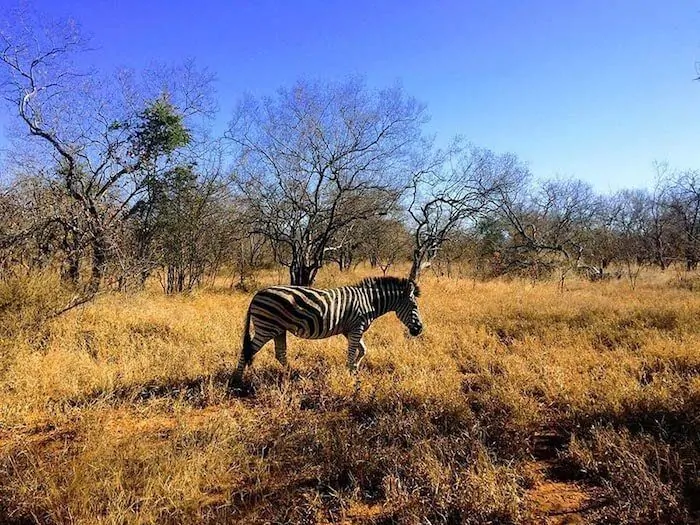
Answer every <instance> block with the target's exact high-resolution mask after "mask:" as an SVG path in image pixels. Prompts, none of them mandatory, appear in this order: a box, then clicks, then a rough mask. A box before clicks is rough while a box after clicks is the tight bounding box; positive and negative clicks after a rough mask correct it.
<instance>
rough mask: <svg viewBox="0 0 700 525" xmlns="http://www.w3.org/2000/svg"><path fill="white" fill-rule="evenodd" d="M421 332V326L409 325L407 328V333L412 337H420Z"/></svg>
mask: <svg viewBox="0 0 700 525" xmlns="http://www.w3.org/2000/svg"><path fill="white" fill-rule="evenodd" d="M422 331H423V326H421V325H411V326H410V327H409V328H408V333H409V334H411V335H412V336H414V337H415V336H417V335H420V334H421V332H422Z"/></svg>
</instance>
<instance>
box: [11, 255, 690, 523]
mask: <svg viewBox="0 0 700 525" xmlns="http://www.w3.org/2000/svg"><path fill="white" fill-rule="evenodd" d="M399 273H400V272H399ZM368 274H369V270H363V271H359V272H355V273H354V274H352V273H351V274H339V273H336V272H334V271H332V270H328V269H324V271H323V272H322V274H321V276H320V277H319V279H318V282H317V284H318V285H319V286H332V285H336V284H344V283H347V282H353V281H356V280H358V279H360V278H361V277H364V276H366V275H368ZM276 280H277V276H276V275H275V274H269V275H268V276H263V277H261V282H263V284H265V283H268V282H269V283H272V282H276ZM422 288H423V294H422V296H421V298H420V300H419V301H420V306H421V309H422V315H423V320H424V323H425V326H426V330H425V332H424V334H423V335H421V336H420V337H418V338H415V339H412V338H409V337H408V336H407V335H406V334H405V332H404V328H403V326H402V325H401V324H400V323H399V321H398V320H397V319H396V317H395V316H393V315H390V316H386V317H384V318H382V319H380V320H379V321H377V322H376V323H375V324H374V325H373V326H372V328H371V329H370V330H369V332H368V333H367V334H366V336H365V340H366V342H367V346H368V349H369V350H368V355H367V357H366V358H365V360H364V362H363V364H362V367H361V371H360V373H359V376H358V381H357V382H356V381H355V380H354V379H353V378H351V377H350V376H349V374H348V373H347V372H346V369H345V366H344V365H345V340H344V339H343V338H333V339H328V340H325V341H304V340H299V339H295V338H293V337H290V339H289V345H290V347H289V356H290V361H291V364H292V370H291V372H286V371H285V370H283V369H282V368H281V367H280V366H279V365H278V364H277V362H276V361H275V360H274V357H273V351H272V349H271V347H270V346H267V347H265V348H264V349H263V350H262V351H261V352H260V354H258V356H257V358H256V360H255V362H254V365H253V367H252V368H250V369H249V370H248V371H247V373H246V381H247V382H248V384H249V392H247V395H245V396H243V397H235V396H231V395H229V394H228V392H227V389H226V381H227V378H228V373H230V372H231V371H232V370H233V368H234V367H235V364H236V360H237V357H238V352H239V348H240V340H241V332H242V327H243V317H244V312H245V309H246V307H247V304H248V301H249V300H250V297H251V294H250V293H244V292H240V291H232V290H229V289H228V287H227V286H226V285H225V284H224V283H222V285H221V286H220V287H218V288H213V289H211V290H207V291H199V292H196V293H193V294H190V295H184V296H171V297H166V296H164V295H162V294H161V293H160V292H159V291H157V290H155V289H154V290H152V291H144V292H138V293H133V294H106V295H102V296H100V297H99V298H98V299H97V300H95V301H94V302H93V303H91V304H89V305H86V306H84V307H81V308H76V309H74V310H71V311H70V312H67V313H66V314H64V315H61V316H59V317H56V318H54V319H50V320H47V321H44V320H43V315H42V312H43V311H45V310H47V309H50V308H51V307H52V302H55V301H59V300H60V298H59V297H58V296H59V295H60V294H59V292H58V291H57V289H58V287H57V285H56V283H55V282H54V281H52V280H51V279H49V278H39V277H34V278H31V279H18V280H14V281H8V282H5V283H2V284H0V312H1V314H0V315H1V318H0V322H1V324H0V337H2V340H1V345H0V522H3V523H33V522H37V523H81V524H87V523H196V522H204V523H375V524H378V523H416V524H417V523H688V522H693V521H694V520H695V519H697V517H698V513H699V512H700V473H699V470H698V462H699V460H698V458H700V322H699V321H700V278H699V277H694V276H692V275H683V276H680V274H676V273H674V272H673V271H667V272H665V273H660V272H659V273H653V272H651V271H649V272H648V273H646V274H645V273H642V275H641V277H640V279H639V282H638V285H637V287H636V289H635V290H632V288H631V287H630V286H629V283H628V282H627V281H625V280H614V281H608V282H600V283H589V282H583V281H576V280H569V281H567V284H566V288H567V289H566V290H565V291H564V292H560V291H559V290H558V287H557V285H556V284H555V283H536V284H533V283H531V282H528V281H522V280H512V281H505V280H502V281H491V282H478V281H472V280H466V279H465V280H457V279H447V278H437V277H435V276H433V275H430V274H426V276H425V278H424V281H423V283H422Z"/></svg>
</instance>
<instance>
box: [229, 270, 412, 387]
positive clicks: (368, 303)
mask: <svg viewBox="0 0 700 525" xmlns="http://www.w3.org/2000/svg"><path fill="white" fill-rule="evenodd" d="M417 295H418V287H417V286H416V284H415V283H413V282H412V281H409V280H407V279H399V278H395V277H382V278H370V279H365V280H363V281H362V282H360V283H358V284H357V285H354V286H343V287H341V288H333V289H330V290H322V289H317V288H309V287H305V286H272V287H270V288H265V289H263V290H260V291H259V292H258V293H256V294H255V296H254V297H253V299H252V301H251V303H250V306H249V308H248V314H247V316H246V327H245V334H244V342H243V352H242V354H241V359H240V361H239V363H238V368H237V370H236V373H235V374H234V377H233V378H232V383H233V384H234V385H238V384H240V382H241V380H242V377H243V371H244V369H245V367H246V365H248V364H250V362H251V361H252V359H253V356H254V355H255V354H256V353H257V352H258V351H259V350H260V348H262V346H263V345H264V344H265V343H267V342H268V341H270V340H274V341H275V355H276V357H277V359H278V360H279V361H280V362H281V363H282V364H284V365H286V364H287V358H286V350H287V344H286V334H287V332H290V333H292V334H293V335H296V336H297V337H301V338H304V339H323V338H326V337H331V336H334V335H341V334H342V335H344V336H345V337H347V339H348V368H349V369H350V370H351V371H355V370H356V368H357V365H358V364H359V362H360V360H361V359H362V357H363V356H364V354H365V346H364V343H363V341H362V335H363V334H364V332H365V331H366V330H367V329H368V328H369V326H370V324H371V323H372V321H374V319H376V318H377V317H379V316H381V315H384V314H385V313H387V312H390V311H394V312H396V314H397V315H398V317H399V319H401V321H402V322H403V323H404V324H405V325H406V326H407V327H408V328H409V330H410V332H411V334H412V335H417V334H419V333H420V331H421V330H422V324H421V320H420V315H419V313H418V305H417V303H416V299H415V297H416V296H417ZM251 331H252V333H253V334H254V335H251Z"/></svg>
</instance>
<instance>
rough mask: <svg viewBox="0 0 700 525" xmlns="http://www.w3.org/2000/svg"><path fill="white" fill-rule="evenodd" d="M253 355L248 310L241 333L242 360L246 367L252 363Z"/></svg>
mask: <svg viewBox="0 0 700 525" xmlns="http://www.w3.org/2000/svg"><path fill="white" fill-rule="evenodd" d="M253 355H254V354H253V342H252V340H251V338H250V308H248V313H247V314H246V316H245V328H244V331H243V359H244V361H245V364H246V365H249V364H250V363H251V362H252V361H253Z"/></svg>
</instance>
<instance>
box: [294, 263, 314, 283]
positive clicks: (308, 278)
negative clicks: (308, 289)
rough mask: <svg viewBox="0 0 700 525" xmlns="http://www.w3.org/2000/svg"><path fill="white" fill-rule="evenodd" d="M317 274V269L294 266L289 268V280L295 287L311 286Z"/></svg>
mask: <svg viewBox="0 0 700 525" xmlns="http://www.w3.org/2000/svg"><path fill="white" fill-rule="evenodd" d="M317 272H318V268H317V267H314V266H307V265H294V264H293V265H292V266H290V267H289V279H290V282H291V284H292V285H293V286H311V285H312V284H313V282H314V279H315V278H316V273H317Z"/></svg>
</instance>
